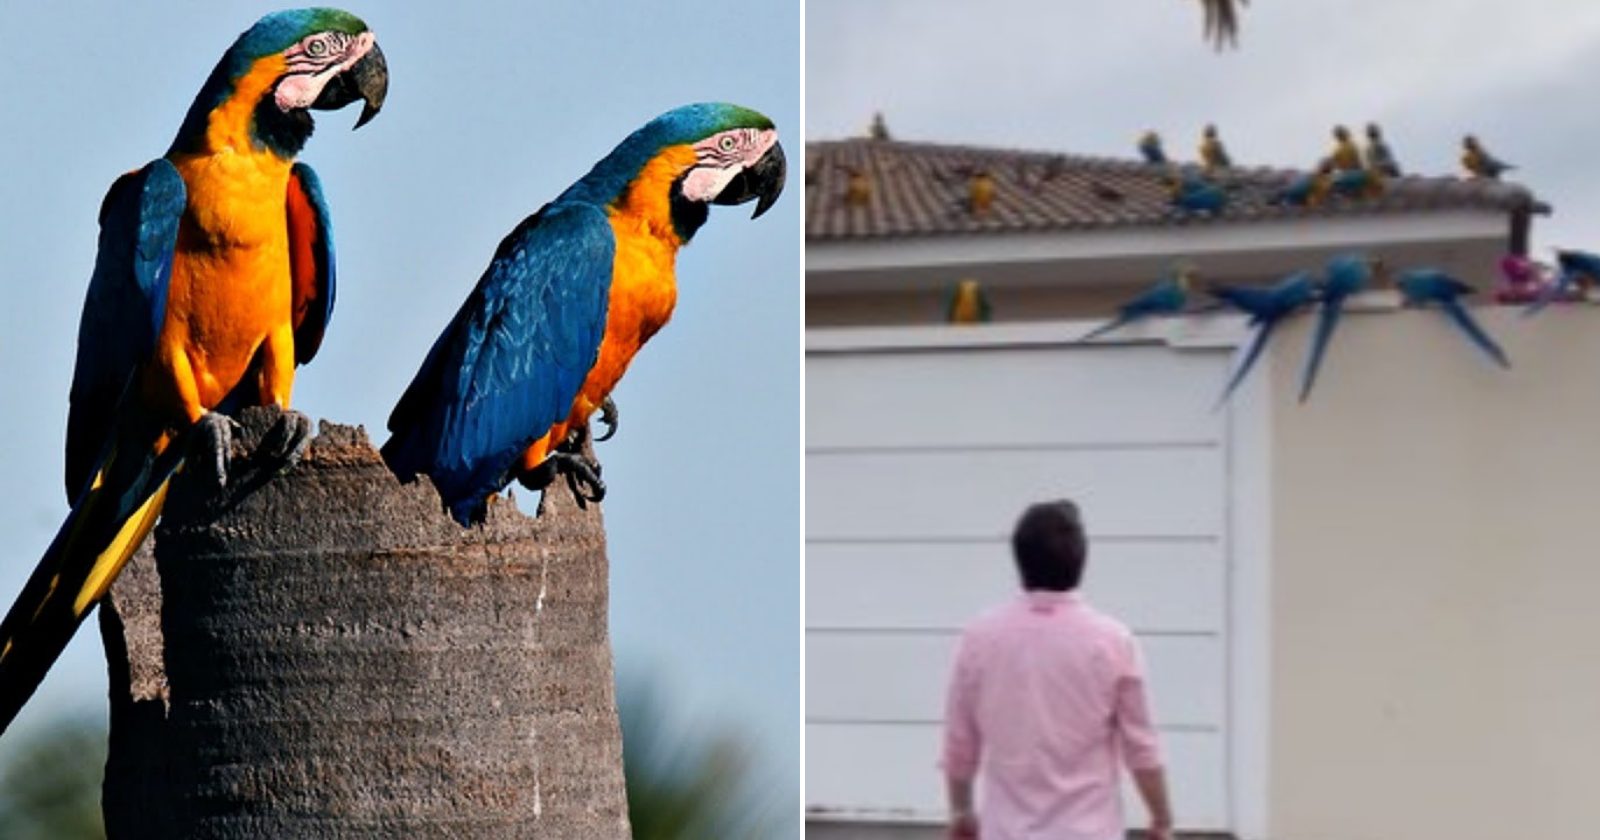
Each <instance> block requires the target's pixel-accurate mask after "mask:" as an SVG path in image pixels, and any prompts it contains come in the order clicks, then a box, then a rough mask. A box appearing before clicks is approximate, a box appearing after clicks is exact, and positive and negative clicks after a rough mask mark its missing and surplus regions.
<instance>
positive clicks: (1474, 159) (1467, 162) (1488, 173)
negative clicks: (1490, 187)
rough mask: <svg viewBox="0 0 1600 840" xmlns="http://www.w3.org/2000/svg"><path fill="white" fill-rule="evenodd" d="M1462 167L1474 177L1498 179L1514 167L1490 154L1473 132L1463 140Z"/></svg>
mask: <svg viewBox="0 0 1600 840" xmlns="http://www.w3.org/2000/svg"><path fill="white" fill-rule="evenodd" d="M1461 168H1462V169H1465V170H1466V171H1467V174H1468V175H1470V176H1472V177H1474V178H1488V179H1490V180H1494V181H1498V180H1500V176H1501V175H1504V174H1505V173H1507V172H1510V171H1511V170H1513V169H1516V167H1515V166H1512V165H1511V164H1509V163H1506V162H1505V161H1503V160H1500V159H1499V158H1497V157H1495V156H1494V155H1491V154H1489V152H1488V150H1487V149H1485V148H1483V145H1482V144H1480V143H1479V142H1478V138H1477V137H1474V136H1473V135H1471V134H1468V135H1467V136H1466V137H1464V138H1462V140H1461Z"/></svg>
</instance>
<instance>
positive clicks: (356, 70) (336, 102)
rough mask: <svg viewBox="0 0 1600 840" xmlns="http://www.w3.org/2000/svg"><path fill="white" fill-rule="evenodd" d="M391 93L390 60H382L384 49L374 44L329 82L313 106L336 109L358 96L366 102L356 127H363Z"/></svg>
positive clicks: (321, 108) (356, 98) (380, 108)
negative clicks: (359, 58) (347, 68)
mask: <svg viewBox="0 0 1600 840" xmlns="http://www.w3.org/2000/svg"><path fill="white" fill-rule="evenodd" d="M388 95H389V63H388V62H387V61H385V60H384V59H383V49H382V48H380V47H379V46H378V45H377V44H373V45H372V49H370V50H368V51H367V54H366V55H364V56H362V57H361V60H360V61H357V62H356V63H355V64H353V65H351V67H350V69H349V70H346V71H344V72H343V73H340V74H339V75H337V76H334V77H333V78H332V79H331V80H329V81H328V84H327V86H326V87H324V88H323V89H322V93H321V94H320V95H319V96H317V101H315V102H313V103H311V107H313V108H316V109H317V110H320V111H334V110H338V109H339V108H343V107H344V106H346V105H349V104H350V103H352V102H355V101H356V100H358V99H359V100H361V101H363V102H365V103H366V104H365V105H364V106H362V108H361V118H360V119H358V120H356V125H355V127H356V128H360V127H362V126H364V125H366V124H367V123H369V122H371V121H372V118H373V117H376V116H377V115H378V111H380V110H382V109H383V100H384V98H385V97H387V96H388Z"/></svg>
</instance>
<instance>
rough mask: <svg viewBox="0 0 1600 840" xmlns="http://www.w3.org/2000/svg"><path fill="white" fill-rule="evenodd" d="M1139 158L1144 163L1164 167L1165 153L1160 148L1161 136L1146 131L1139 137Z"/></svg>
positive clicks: (1164, 150)
mask: <svg viewBox="0 0 1600 840" xmlns="http://www.w3.org/2000/svg"><path fill="white" fill-rule="evenodd" d="M1139 156H1140V157H1142V158H1144V162H1145V163H1148V164H1153V165H1156V166H1165V165H1166V164H1167V152H1166V149H1163V148H1162V147H1161V135H1159V134H1157V133H1155V132H1154V131H1146V132H1145V133H1144V134H1141V135H1139Z"/></svg>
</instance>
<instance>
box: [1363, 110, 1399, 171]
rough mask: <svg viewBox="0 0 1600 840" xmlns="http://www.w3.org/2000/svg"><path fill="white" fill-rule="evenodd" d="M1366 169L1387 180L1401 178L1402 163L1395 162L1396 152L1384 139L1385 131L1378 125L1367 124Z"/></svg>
mask: <svg viewBox="0 0 1600 840" xmlns="http://www.w3.org/2000/svg"><path fill="white" fill-rule="evenodd" d="M1364 159H1365V162H1366V168H1367V169H1371V170H1373V171H1374V172H1377V173H1378V174H1379V175H1382V176H1383V177H1385V178H1398V177H1400V162H1399V161H1398V160H1395V156H1394V150H1392V149H1390V148H1389V144H1388V142H1387V141H1385V140H1384V139H1383V129H1382V128H1379V127H1378V124H1377V123H1367V150H1366V154H1365V155H1364Z"/></svg>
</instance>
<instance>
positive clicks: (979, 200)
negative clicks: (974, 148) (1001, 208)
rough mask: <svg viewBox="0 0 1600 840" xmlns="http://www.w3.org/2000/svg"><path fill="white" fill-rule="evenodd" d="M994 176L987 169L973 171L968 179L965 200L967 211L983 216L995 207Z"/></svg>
mask: <svg viewBox="0 0 1600 840" xmlns="http://www.w3.org/2000/svg"><path fill="white" fill-rule="evenodd" d="M994 192H995V185H994V176H993V175H990V174H989V173H988V172H987V171H985V170H979V171H977V172H974V173H972V177H970V178H968V179H967V200H966V201H965V202H963V203H964V204H965V206H966V208H967V212H969V213H971V214H972V215H974V216H982V215H985V214H987V213H988V212H989V210H990V208H992V207H994Z"/></svg>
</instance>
